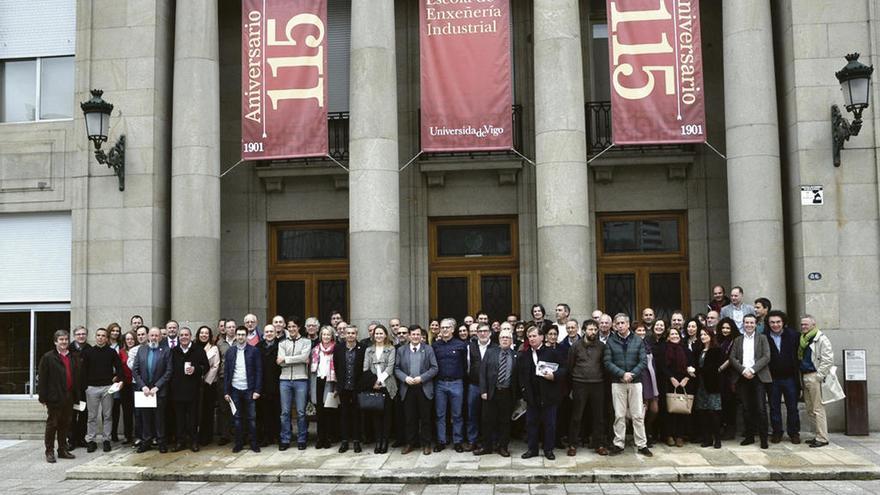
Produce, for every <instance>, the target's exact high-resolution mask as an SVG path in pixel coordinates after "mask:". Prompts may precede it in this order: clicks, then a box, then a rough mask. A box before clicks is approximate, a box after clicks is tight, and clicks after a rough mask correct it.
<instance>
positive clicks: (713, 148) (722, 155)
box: [703, 141, 727, 160]
mask: <svg viewBox="0 0 880 495" xmlns="http://www.w3.org/2000/svg"><path fill="white" fill-rule="evenodd" d="M703 144H705V145H706V146H708V147H709V149H711V150H712V151H714V152H715V153H716V154H717V155H718V156H720V157H721V158H724V159H725V160H727V157H726V156H724V154H723V153H721V152H720V151H718V150H716V149H715V147H714V146H712V145H711V144H709V141H703Z"/></svg>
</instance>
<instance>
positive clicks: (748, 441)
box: [739, 437, 755, 446]
mask: <svg viewBox="0 0 880 495" xmlns="http://www.w3.org/2000/svg"><path fill="white" fill-rule="evenodd" d="M753 443H755V437H745V438H744V439H743V441H742V442H740V443H739V444H740V445H742V446H746V445H751V444H753Z"/></svg>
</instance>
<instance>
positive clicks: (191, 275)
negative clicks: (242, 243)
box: [170, 0, 220, 331]
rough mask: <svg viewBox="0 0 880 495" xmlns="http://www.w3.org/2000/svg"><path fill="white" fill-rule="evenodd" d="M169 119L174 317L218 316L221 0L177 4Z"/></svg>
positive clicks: (201, 320) (202, 319)
mask: <svg viewBox="0 0 880 495" xmlns="http://www.w3.org/2000/svg"><path fill="white" fill-rule="evenodd" d="M174 34H175V37H174V101H173V107H172V108H173V113H172V124H171V198H170V203H171V317H172V318H174V319H176V320H178V321H179V322H180V324H181V326H183V325H184V324H185V322H188V326H190V327H191V328H192V329H193V331H195V329H196V327H197V325H201V324H208V325H211V326H212V327H213V325H214V324H215V323H216V321H217V318H218V317H219V316H220V74H219V65H218V60H219V37H218V27H217V1H216V0H187V1H185V2H177V11H176V16H175V33H174Z"/></svg>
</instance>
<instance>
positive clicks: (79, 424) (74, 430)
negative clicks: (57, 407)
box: [67, 390, 89, 447]
mask: <svg viewBox="0 0 880 495" xmlns="http://www.w3.org/2000/svg"><path fill="white" fill-rule="evenodd" d="M85 396H86V393H85V390H82V391H81V392H80V397H85ZM83 402H85V399H83ZM71 407H72V406H71ZM88 422H89V411H88V410H83V411H73V417H72V418H71V420H70V430H69V431H68V433H67V441H68V443H70V444H71V445H73V446H77V445H78V446H81V447H82V446H85V444H86V426H87V425H88Z"/></svg>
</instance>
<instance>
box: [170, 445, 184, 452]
mask: <svg viewBox="0 0 880 495" xmlns="http://www.w3.org/2000/svg"><path fill="white" fill-rule="evenodd" d="M185 448H186V447H184V446H183V444H182V443H179V444H177V445H175V446H174V448H173V449H171V452H180V451H181V450H183V449H185Z"/></svg>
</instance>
